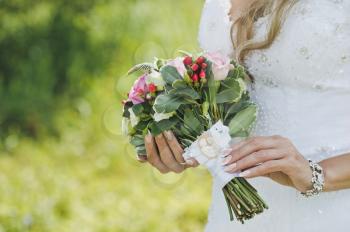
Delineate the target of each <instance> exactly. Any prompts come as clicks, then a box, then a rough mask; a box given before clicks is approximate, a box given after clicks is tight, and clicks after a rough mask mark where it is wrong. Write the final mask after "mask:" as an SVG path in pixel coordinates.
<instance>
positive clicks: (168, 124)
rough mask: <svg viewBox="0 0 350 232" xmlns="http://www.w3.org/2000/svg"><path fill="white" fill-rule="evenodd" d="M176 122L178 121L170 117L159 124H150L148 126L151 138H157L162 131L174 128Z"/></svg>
mask: <svg viewBox="0 0 350 232" xmlns="http://www.w3.org/2000/svg"><path fill="white" fill-rule="evenodd" d="M178 122H179V120H178V119H177V118H175V117H172V118H169V119H164V120H162V121H159V122H152V123H151V124H150V125H149V129H150V131H151V134H152V135H153V136H157V135H159V134H161V133H163V132H164V131H167V130H171V128H172V127H174V126H175V125H176V124H177V123H178Z"/></svg>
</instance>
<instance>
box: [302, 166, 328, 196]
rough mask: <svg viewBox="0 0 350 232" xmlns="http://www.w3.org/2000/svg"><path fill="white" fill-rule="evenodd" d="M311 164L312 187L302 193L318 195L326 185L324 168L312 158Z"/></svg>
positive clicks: (304, 194)
mask: <svg viewBox="0 0 350 232" xmlns="http://www.w3.org/2000/svg"><path fill="white" fill-rule="evenodd" d="M309 166H310V168H311V171H312V179H311V182H312V189H310V190H307V191H306V192H304V193H301V195H303V196H305V197H312V196H316V195H318V194H319V193H320V192H322V190H323V187H324V173H323V168H322V167H321V166H320V165H319V164H318V163H315V162H313V161H312V160H309Z"/></svg>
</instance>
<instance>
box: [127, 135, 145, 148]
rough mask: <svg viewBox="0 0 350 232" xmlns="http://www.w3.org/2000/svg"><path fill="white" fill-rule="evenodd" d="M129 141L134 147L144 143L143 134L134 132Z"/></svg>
mask: <svg viewBox="0 0 350 232" xmlns="http://www.w3.org/2000/svg"><path fill="white" fill-rule="evenodd" d="M130 143H131V144H132V145H134V146H135V147H137V146H141V145H144V144H145V142H144V136H143V135H140V134H136V135H134V136H132V137H131V138H130Z"/></svg>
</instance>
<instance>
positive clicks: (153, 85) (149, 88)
mask: <svg viewBox="0 0 350 232" xmlns="http://www.w3.org/2000/svg"><path fill="white" fill-rule="evenodd" d="M148 90H149V92H150V93H155V92H156V91H157V86H156V85H155V84H153V83H151V84H149V85H148Z"/></svg>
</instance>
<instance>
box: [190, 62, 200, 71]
mask: <svg viewBox="0 0 350 232" xmlns="http://www.w3.org/2000/svg"><path fill="white" fill-rule="evenodd" d="M191 68H192V70H193V71H194V72H196V71H197V70H198V69H199V66H198V64H193V65H192V67H191Z"/></svg>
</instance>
